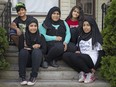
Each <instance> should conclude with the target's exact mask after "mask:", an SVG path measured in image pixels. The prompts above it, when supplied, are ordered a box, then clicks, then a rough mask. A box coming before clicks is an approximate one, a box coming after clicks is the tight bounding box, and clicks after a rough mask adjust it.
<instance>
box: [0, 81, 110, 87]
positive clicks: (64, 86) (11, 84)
mask: <svg viewBox="0 0 116 87" xmlns="http://www.w3.org/2000/svg"><path fill="white" fill-rule="evenodd" d="M0 87H22V86H21V85H20V84H19V81H18V80H0ZM24 87H29V86H26V85H25V86H24ZM34 87H110V85H109V84H108V83H106V82H104V81H100V80H96V81H95V82H93V83H90V84H84V83H78V82H77V80H57V81H56V80H55V81H54V80H39V79H38V80H37V82H36V84H35V85H34Z"/></svg>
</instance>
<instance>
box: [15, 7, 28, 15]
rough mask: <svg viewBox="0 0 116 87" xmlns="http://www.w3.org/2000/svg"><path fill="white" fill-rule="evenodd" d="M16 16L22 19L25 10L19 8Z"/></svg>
mask: <svg viewBox="0 0 116 87" xmlns="http://www.w3.org/2000/svg"><path fill="white" fill-rule="evenodd" d="M17 14H18V16H20V17H22V16H25V15H26V10H25V9H24V8H20V10H19V11H18V12H17Z"/></svg>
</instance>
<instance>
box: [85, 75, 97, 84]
mask: <svg viewBox="0 0 116 87" xmlns="http://www.w3.org/2000/svg"><path fill="white" fill-rule="evenodd" d="M94 80H95V76H94V73H87V76H86V79H85V81H84V83H91V82H93V81H94Z"/></svg>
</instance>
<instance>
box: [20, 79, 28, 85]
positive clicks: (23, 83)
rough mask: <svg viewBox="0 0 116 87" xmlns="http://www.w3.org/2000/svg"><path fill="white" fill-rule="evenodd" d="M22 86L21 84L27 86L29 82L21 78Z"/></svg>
mask: <svg viewBox="0 0 116 87" xmlns="http://www.w3.org/2000/svg"><path fill="white" fill-rule="evenodd" d="M20 84H21V85H26V84H27V80H26V79H25V77H22V78H21V82H20Z"/></svg>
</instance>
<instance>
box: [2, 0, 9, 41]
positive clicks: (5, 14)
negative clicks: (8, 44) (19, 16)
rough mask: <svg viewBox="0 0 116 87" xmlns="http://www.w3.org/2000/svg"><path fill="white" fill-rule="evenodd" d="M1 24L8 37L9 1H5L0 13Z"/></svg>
mask: <svg viewBox="0 0 116 87" xmlns="http://www.w3.org/2000/svg"><path fill="white" fill-rule="evenodd" d="M0 20H1V26H2V27H3V28H4V29H6V31H7V36H8V39H9V25H10V23H11V1H10V0H8V2H6V4H5V7H4V9H3V11H2V13H1V15H0Z"/></svg>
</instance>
